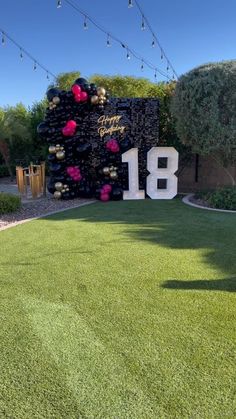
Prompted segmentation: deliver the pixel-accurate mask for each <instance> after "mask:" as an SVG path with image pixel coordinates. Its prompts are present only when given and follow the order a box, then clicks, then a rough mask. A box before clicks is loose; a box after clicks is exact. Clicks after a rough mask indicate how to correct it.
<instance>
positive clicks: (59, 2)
mask: <svg viewBox="0 0 236 419" xmlns="http://www.w3.org/2000/svg"><path fill="white" fill-rule="evenodd" d="M61 6H62V3H61V0H57V8H58V9H60V7H61Z"/></svg>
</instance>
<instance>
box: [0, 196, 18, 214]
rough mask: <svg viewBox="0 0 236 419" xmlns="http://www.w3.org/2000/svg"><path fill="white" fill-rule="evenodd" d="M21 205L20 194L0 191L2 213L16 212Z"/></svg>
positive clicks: (0, 209)
mask: <svg viewBox="0 0 236 419" xmlns="http://www.w3.org/2000/svg"><path fill="white" fill-rule="evenodd" d="M20 206H21V200H20V198H19V197H18V196H15V195H10V194H7V193H3V192H0V215H2V214H6V213H8V212H14V211H16V210H17V209H18V208H20Z"/></svg>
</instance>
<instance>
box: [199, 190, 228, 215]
mask: <svg viewBox="0 0 236 419" xmlns="http://www.w3.org/2000/svg"><path fill="white" fill-rule="evenodd" d="M197 196H198V197H199V198H201V199H203V200H204V201H205V202H207V204H208V205H209V206H210V207H212V208H219V209H226V210H235V211H236V187H235V186H234V187H228V188H221V189H217V190H215V191H208V192H201V193H198V194H197Z"/></svg>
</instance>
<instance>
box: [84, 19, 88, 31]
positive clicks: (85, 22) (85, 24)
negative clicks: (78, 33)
mask: <svg viewBox="0 0 236 419" xmlns="http://www.w3.org/2000/svg"><path fill="white" fill-rule="evenodd" d="M84 29H85V30H87V29H88V23H87V16H84Z"/></svg>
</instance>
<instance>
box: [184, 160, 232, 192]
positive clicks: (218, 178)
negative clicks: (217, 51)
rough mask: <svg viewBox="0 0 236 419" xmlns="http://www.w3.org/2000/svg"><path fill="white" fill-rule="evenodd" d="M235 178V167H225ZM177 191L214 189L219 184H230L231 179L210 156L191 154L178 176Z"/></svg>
mask: <svg viewBox="0 0 236 419" xmlns="http://www.w3.org/2000/svg"><path fill="white" fill-rule="evenodd" d="M227 170H229V171H230V173H231V175H232V176H233V177H234V179H236V167H231V168H227ZM178 178H179V186H178V190H179V192H194V191H197V190H200V189H201V190H203V189H214V188H216V187H220V186H231V185H232V183H231V179H230V177H229V176H228V175H227V173H226V172H225V170H224V169H223V168H222V167H220V166H219V165H218V164H217V162H216V161H215V160H214V159H213V158H211V157H201V156H195V155H194V156H193V158H192V161H191V163H190V164H189V165H187V166H185V167H184V169H183V170H182V171H181V173H180V174H179V176H178Z"/></svg>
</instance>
